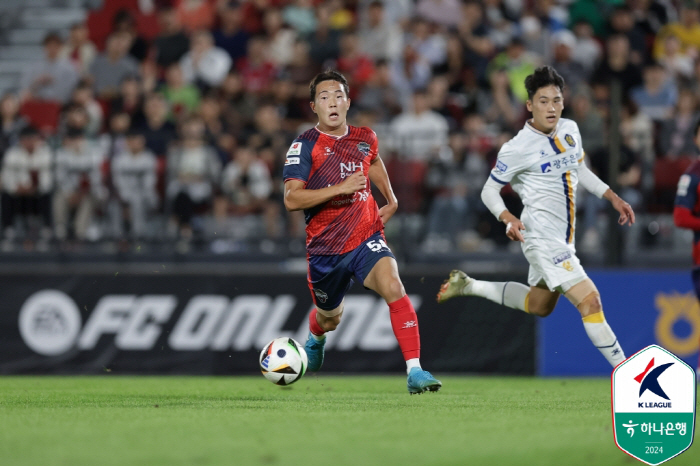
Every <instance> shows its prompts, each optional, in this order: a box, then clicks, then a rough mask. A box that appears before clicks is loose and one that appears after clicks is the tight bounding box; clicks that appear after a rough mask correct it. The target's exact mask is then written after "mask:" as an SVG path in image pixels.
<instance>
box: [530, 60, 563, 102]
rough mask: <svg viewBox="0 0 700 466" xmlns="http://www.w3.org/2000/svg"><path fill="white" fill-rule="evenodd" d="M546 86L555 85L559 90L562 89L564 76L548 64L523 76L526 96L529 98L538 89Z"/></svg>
mask: <svg viewBox="0 0 700 466" xmlns="http://www.w3.org/2000/svg"><path fill="white" fill-rule="evenodd" d="M547 86H556V87H558V88H559V90H560V91H563V90H564V78H562V77H561V75H560V74H559V73H557V70H555V69H554V68H552V67H551V66H549V65H547V66H541V67H539V68H537V69H536V70H535V72H534V73H532V74H531V75H530V76H528V77H527V78H525V89H526V90H527V98H528V99H530V100H532V98H533V97H534V96H535V94H536V93H537V90H538V89H541V88H543V87H547Z"/></svg>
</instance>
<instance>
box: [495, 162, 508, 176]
mask: <svg viewBox="0 0 700 466" xmlns="http://www.w3.org/2000/svg"><path fill="white" fill-rule="evenodd" d="M496 170H498V171H499V172H501V173H505V172H506V170H508V165H506V164H505V163H503V162H501V161H500V160H499V161H498V162H496Z"/></svg>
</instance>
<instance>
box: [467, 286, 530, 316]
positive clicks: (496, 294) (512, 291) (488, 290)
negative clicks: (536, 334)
mask: <svg viewBox="0 0 700 466" xmlns="http://www.w3.org/2000/svg"><path fill="white" fill-rule="evenodd" d="M466 288H467V287H465V289H464V290H462V294H463V295H465V296H481V297H482V298H486V299H488V300H489V301H493V302H494V303H498V304H501V305H503V306H507V307H510V308H513V309H519V310H521V311H524V310H525V298H527V294H528V293H529V292H530V287H529V286H525V285H523V284H522V283H518V282H486V281H481V280H474V281H473V282H472V283H471V284H470V285H469V288H470V289H469V290H468V293H466V292H465V291H467V290H466Z"/></svg>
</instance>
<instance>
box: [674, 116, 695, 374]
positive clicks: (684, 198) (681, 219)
mask: <svg viewBox="0 0 700 466" xmlns="http://www.w3.org/2000/svg"><path fill="white" fill-rule="evenodd" d="M693 134H694V136H695V145H696V146H698V147H699V148H700V122H698V123H696V125H695V132H694V133H693ZM673 221H674V223H675V224H676V226H677V227H679V228H688V229H690V230H693V264H694V265H695V266H694V267H693V271H692V277H693V285H694V286H695V294H696V295H697V296H698V299H700V160H696V161H695V162H693V163H692V164H691V165H690V166H689V167H688V169H687V170H686V171H685V173H683V175H681V177H680V179H679V180H678V191H676V202H675V206H674V208H673ZM697 376H698V380H700V359H698V370H697Z"/></svg>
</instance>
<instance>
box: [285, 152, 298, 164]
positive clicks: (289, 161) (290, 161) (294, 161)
mask: <svg viewBox="0 0 700 466" xmlns="http://www.w3.org/2000/svg"><path fill="white" fill-rule="evenodd" d="M300 160H301V159H300V158H299V157H290V156H289V154H287V160H285V161H284V164H285V165H299V161H300Z"/></svg>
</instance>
